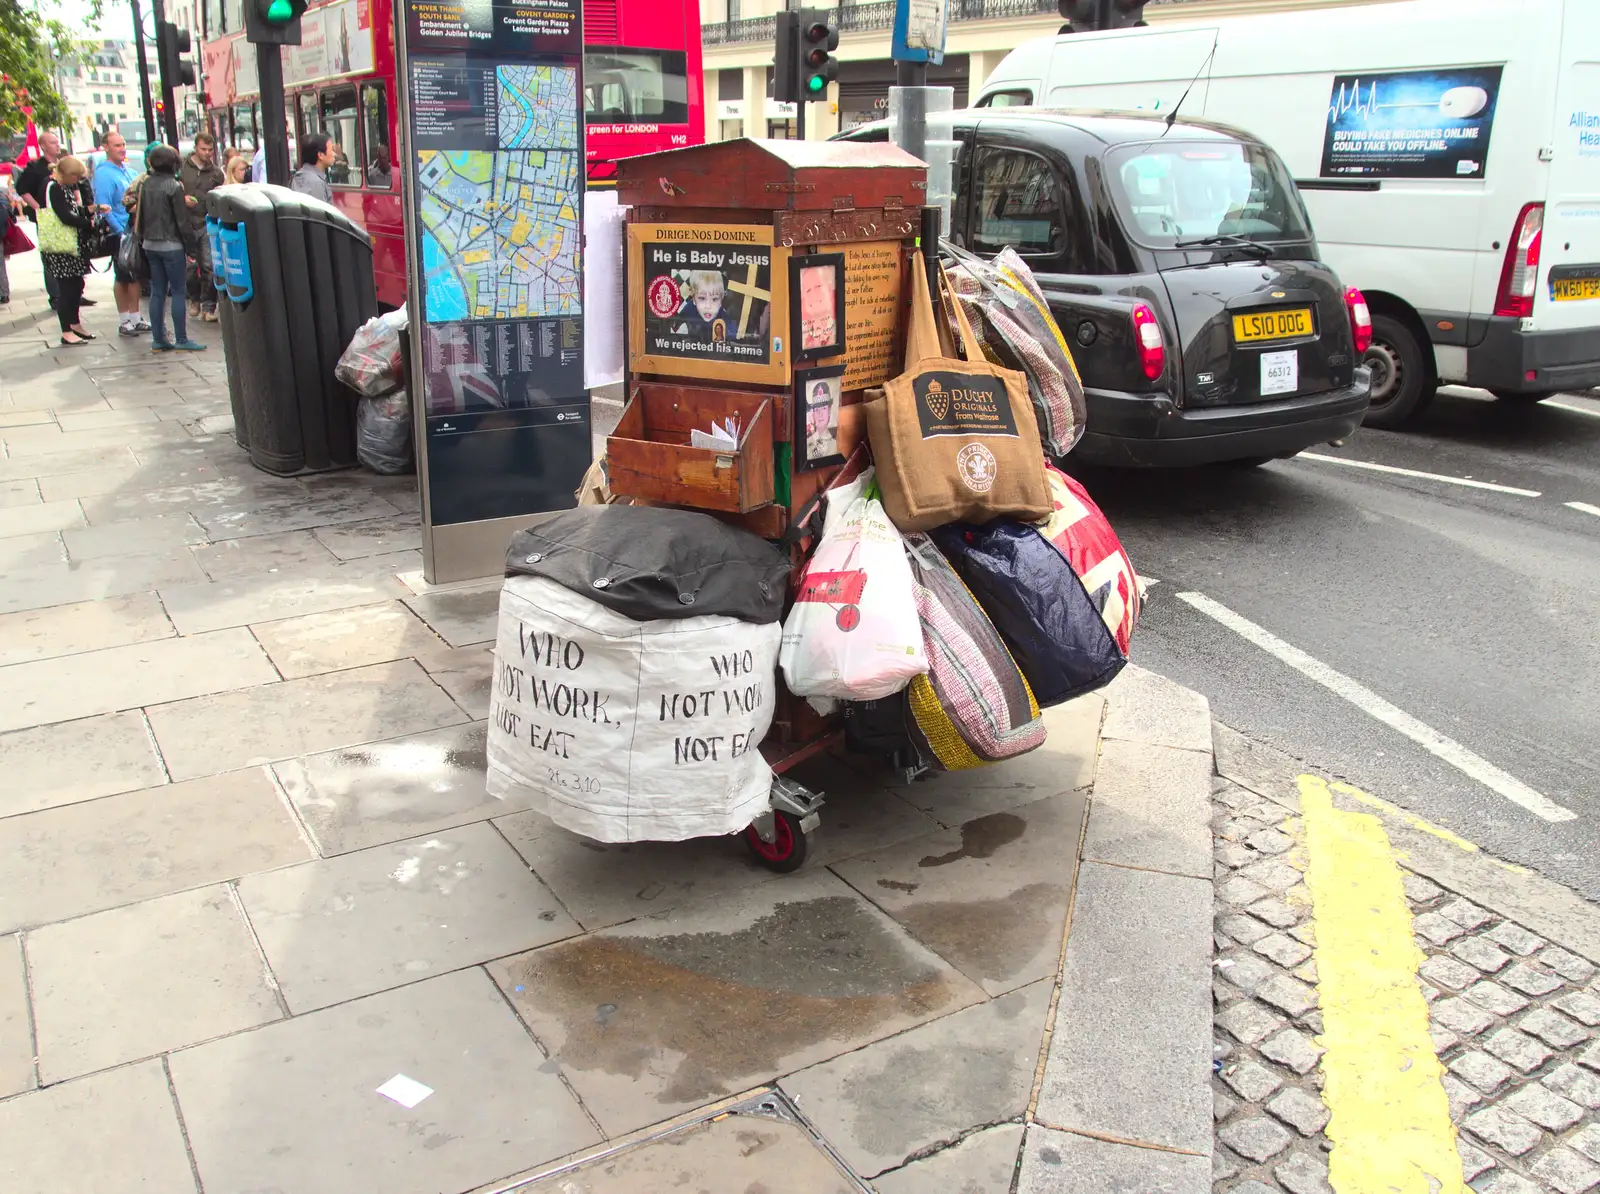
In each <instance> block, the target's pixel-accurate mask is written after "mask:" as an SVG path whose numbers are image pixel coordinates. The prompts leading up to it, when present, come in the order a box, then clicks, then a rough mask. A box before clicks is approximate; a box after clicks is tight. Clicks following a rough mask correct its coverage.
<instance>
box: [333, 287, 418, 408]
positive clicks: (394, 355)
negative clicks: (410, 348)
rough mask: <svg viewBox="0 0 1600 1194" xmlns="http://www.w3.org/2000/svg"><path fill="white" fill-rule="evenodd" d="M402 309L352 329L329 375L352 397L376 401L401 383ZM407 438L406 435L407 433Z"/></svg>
mask: <svg viewBox="0 0 1600 1194" xmlns="http://www.w3.org/2000/svg"><path fill="white" fill-rule="evenodd" d="M408 326H409V324H408V322H407V319H406V309H405V308H404V307H401V308H400V309H399V310H396V311H390V312H389V313H388V314H386V315H375V316H373V317H372V318H371V319H369V320H367V322H366V323H364V324H362V325H361V326H360V327H358V328H357V329H356V334H355V335H354V336H352V337H351V338H350V343H349V345H347V346H346V348H345V350H344V352H342V353H340V354H339V363H338V364H337V365H335V366H334V367H333V375H334V376H335V377H337V378H338V379H339V380H340V381H342V382H344V384H345V385H347V386H349V387H350V388H351V389H352V390H354V391H355V392H356V393H358V394H360V395H362V396H363V397H366V398H376V397H378V396H379V395H381V394H387V393H388V392H389V391H390V390H392V389H394V388H395V387H396V386H398V385H400V384H401V383H402V382H404V381H405V352H404V340H405V333H406V329H407V327H408ZM408 434H409V433H408Z"/></svg>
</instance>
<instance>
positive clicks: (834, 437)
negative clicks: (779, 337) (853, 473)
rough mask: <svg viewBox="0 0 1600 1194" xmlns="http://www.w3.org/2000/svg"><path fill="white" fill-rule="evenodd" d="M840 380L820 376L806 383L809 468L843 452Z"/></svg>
mask: <svg viewBox="0 0 1600 1194" xmlns="http://www.w3.org/2000/svg"><path fill="white" fill-rule="evenodd" d="M841 380H842V378H839V377H819V378H816V379H815V380H808V381H806V382H804V383H803V385H804V388H805V396H806V424H805V433H806V458H805V464H806V467H808V468H815V467H816V466H817V465H819V464H825V463H827V462H828V461H829V460H831V459H836V458H838V456H839V455H840V452H839V395H840V390H839V383H840V381H841Z"/></svg>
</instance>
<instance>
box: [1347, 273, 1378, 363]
mask: <svg viewBox="0 0 1600 1194" xmlns="http://www.w3.org/2000/svg"><path fill="white" fill-rule="evenodd" d="M1344 308H1345V310H1346V311H1348V312H1349V313H1350V338H1351V339H1352V340H1354V341H1355V342H1356V356H1358V357H1359V356H1362V355H1364V354H1365V353H1366V351H1367V349H1369V348H1371V347H1372V312H1371V311H1369V310H1367V300H1366V298H1365V296H1363V295H1362V293H1361V292H1360V291H1359V290H1357V289H1356V288H1355V287H1354V286H1348V287H1346V288H1345V292H1344Z"/></svg>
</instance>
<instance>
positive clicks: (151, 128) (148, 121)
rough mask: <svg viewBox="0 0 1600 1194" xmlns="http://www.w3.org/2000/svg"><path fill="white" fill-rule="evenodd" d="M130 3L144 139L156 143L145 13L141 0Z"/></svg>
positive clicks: (152, 143) (131, 0)
mask: <svg viewBox="0 0 1600 1194" xmlns="http://www.w3.org/2000/svg"><path fill="white" fill-rule="evenodd" d="M129 3H131V4H132V5H133V52H134V56H135V57H136V58H137V59H138V60H139V99H140V102H142V103H143V104H144V139H145V140H146V141H147V142H148V143H150V144H151V145H154V144H155V141H156V111H155V107H154V105H153V104H151V102H150V63H149V60H148V59H146V58H145V56H144V14H143V13H141V12H140V11H139V0H129Z"/></svg>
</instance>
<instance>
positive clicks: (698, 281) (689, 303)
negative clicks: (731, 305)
mask: <svg viewBox="0 0 1600 1194" xmlns="http://www.w3.org/2000/svg"><path fill="white" fill-rule="evenodd" d="M683 291H684V295H685V297H684V300H683V309H682V310H681V311H679V312H678V315H679V318H681V319H682V320H683V321H684V332H685V333H686V334H687V335H688V336H690V337H691V338H693V339H695V340H704V341H706V342H708V343H716V342H719V341H722V340H726V339H727V338H728V328H729V319H728V309H727V308H726V307H725V306H723V305H722V299H723V296H724V295H725V294H726V293H727V284H726V282H725V281H724V280H723V277H722V274H721V273H720V272H718V271H717V270H714V269H697V270H694V271H692V272H691V273H690V274H689V276H688V278H687V279H686V280H685V281H684V283H683Z"/></svg>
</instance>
